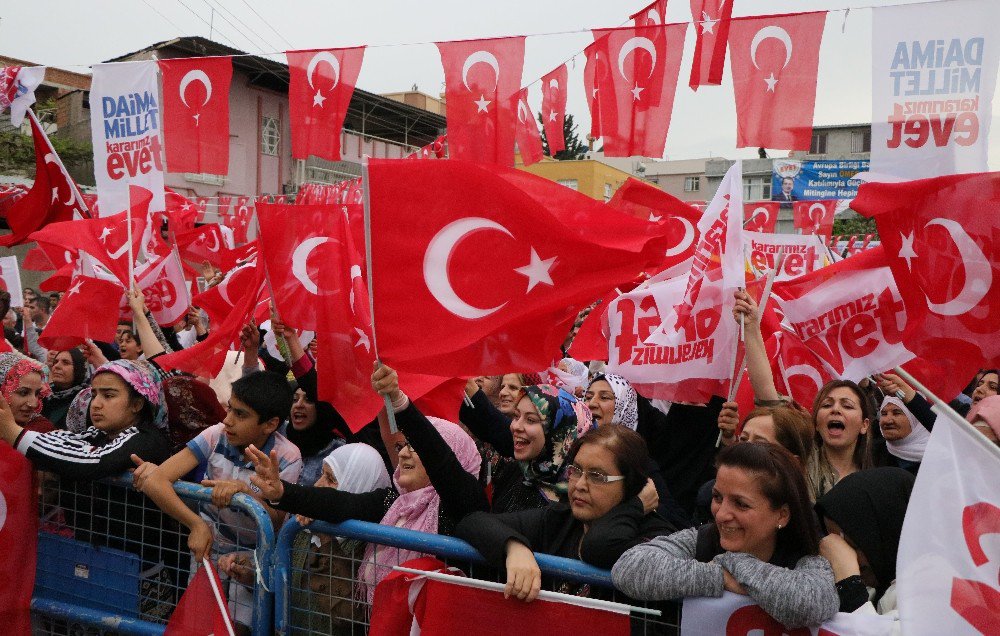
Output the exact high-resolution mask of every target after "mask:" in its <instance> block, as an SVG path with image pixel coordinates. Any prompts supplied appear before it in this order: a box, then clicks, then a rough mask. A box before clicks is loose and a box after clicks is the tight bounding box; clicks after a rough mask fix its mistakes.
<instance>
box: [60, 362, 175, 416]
mask: <svg viewBox="0 0 1000 636" xmlns="http://www.w3.org/2000/svg"><path fill="white" fill-rule="evenodd" d="M101 373H114V374H115V375H117V376H118V377H120V378H121V379H122V380H124V381H125V384H128V385H129V386H130V387H132V388H133V389H135V392H136V393H138V394H139V395H141V396H142V397H143V399H145V400H146V401H147V402H149V404H150V405H151V406H152V407H153V422H152V423H153V425H154V426H156V428H158V429H160V430H163V431H166V430H167V403H166V402H167V401H166V400H165V399H164V397H163V389H162V388H161V387H160V383H159V382H157V381H156V380H155V379H154V378H153V376H152V375H150V373H149V371H147V370H146V369H145V368H144V367H143V366H142V365H141V364H137V363H136V362H134V361H132V360H124V359H123V360H114V361H112V362H107V363H105V364H102V365H101V366H99V367H98V368H97V370H95V371H94V375H93V376H92V377H95V378H96V377H97V376H98V375H99V374H101ZM93 394H94V389H93V387H90V386H88V387H87V388H85V389H84V390H82V391H80V393H79V394H77V396H76V397H75V398H73V403H72V404H70V407H69V412H68V413H67V414H66V428H68V429H69V430H71V431H77V432H79V431H83V430H86V429H87V427H89V426H90V417H89V416H90V399H91V397H93Z"/></svg>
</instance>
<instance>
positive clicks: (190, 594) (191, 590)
mask: <svg viewBox="0 0 1000 636" xmlns="http://www.w3.org/2000/svg"><path fill="white" fill-rule="evenodd" d="M232 633H233V622H232V619H231V618H230V617H229V609H228V608H227V607H226V594H225V592H224V591H223V589H222V583H221V582H220V581H219V575H218V574H216V572H215V569H214V568H213V567H212V564H211V563H210V562H208V561H205V566H204V567H201V568H198V572H197V573H195V575H194V578H192V579H191V582H190V583H188V586H187V589H186V590H184V595H183V596H182V597H181V600H180V601H178V602H177V607H175V608H174V612H173V614H171V615H170V622H169V623H167V627H166V629H164V630H163V634H164V636H190V635H191V634H218V635H219V636H222V635H223V634H232Z"/></svg>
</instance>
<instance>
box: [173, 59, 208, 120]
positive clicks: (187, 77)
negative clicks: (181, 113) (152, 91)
mask: <svg viewBox="0 0 1000 636" xmlns="http://www.w3.org/2000/svg"><path fill="white" fill-rule="evenodd" d="M191 82H201V84H202V86H204V87H205V101H203V102H202V103H201V105H202V106H204V105H205V104H207V103H208V100H210V99H212V80H211V79H209V77H208V75H207V74H206V73H205V71H202V70H200V69H192V70H190V71H188V72H187V73H185V74H184V77H182V78H181V85H180V87H178V89H177V92H178V93H180V96H181V102H183V103H184V106H186V107H187V108H189V109H190V108H191V104H188V102H187V87H188V85H189V84H191ZM191 116H192V117H193V118H194V125H195V126H198V125H199V124H200V123H201V122H200V120H199V118H200V117H201V113H197V114H194V115H191Z"/></svg>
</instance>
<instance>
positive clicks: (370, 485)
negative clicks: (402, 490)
mask: <svg viewBox="0 0 1000 636" xmlns="http://www.w3.org/2000/svg"><path fill="white" fill-rule="evenodd" d="M323 463H324V464H326V465H328V466H329V467H330V468H332V469H333V476H334V477H336V478H337V490H341V491H343V492H350V493H354V494H359V493H364V492H371V491H373V490H376V489H378V488H388V487H389V485H390V483H391V482H390V481H389V473H388V472H387V471H386V469H385V462H383V461H382V456H381V455H379V454H378V451H377V450H375V449H374V448H372V447H371V446H369V445H368V444H345V445H343V446H340V447H338V448H335V449H334V450H333V451H332V452H331V453H330V454H329V455H327V456H326V457H324V458H323Z"/></svg>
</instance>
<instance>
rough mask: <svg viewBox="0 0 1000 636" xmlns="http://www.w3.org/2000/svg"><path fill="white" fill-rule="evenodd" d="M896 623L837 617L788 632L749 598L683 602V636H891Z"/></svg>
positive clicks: (873, 618)
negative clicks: (817, 624) (813, 625)
mask: <svg viewBox="0 0 1000 636" xmlns="http://www.w3.org/2000/svg"><path fill="white" fill-rule="evenodd" d="M894 622H895V621H894V620H893V619H892V618H890V617H887V616H879V615H878V614H863V613H854V614H844V613H843V612H841V613H838V614H835V615H834V617H833V618H832V619H830V620H828V621H827V622H825V623H823V624H822V625H820V626H817V627H800V628H797V629H789V628H787V627H784V626H783V625H782V624H781V623H779V622H778V621H776V620H774V619H773V618H771V617H770V616H769V615H768V614H767V612H765V611H764V610H763V609H762V608H761V607H760V606H759V605H755V604H754V602H753V601H752V600H751V599H750V597H749V596H743V595H741V594H733V593H732V592H723V594H722V596H721V597H720V598H709V597H691V598H686V599H684V607H683V608H682V610H681V634H682V635H683V636H720V635H725V636H735V635H738V636H751V635H757V634H760V635H762V636H779V635H781V636H890V634H892V633H893V632H892V629H893V628H892V625H893V623H894Z"/></svg>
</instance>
